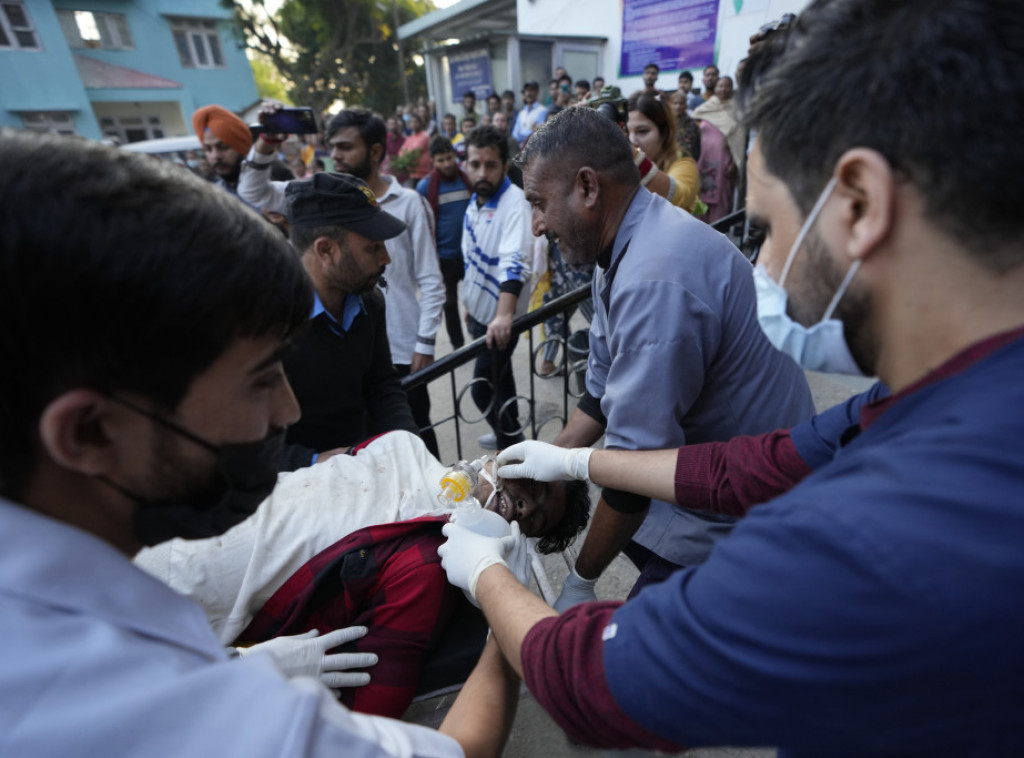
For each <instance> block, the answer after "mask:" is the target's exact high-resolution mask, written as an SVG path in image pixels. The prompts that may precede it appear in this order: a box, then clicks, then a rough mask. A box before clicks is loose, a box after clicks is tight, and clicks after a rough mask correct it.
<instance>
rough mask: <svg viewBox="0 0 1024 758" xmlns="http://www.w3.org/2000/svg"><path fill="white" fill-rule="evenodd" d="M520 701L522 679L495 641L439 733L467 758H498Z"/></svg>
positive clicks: (475, 669) (484, 654) (491, 643)
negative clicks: (450, 739) (451, 739)
mask: <svg viewBox="0 0 1024 758" xmlns="http://www.w3.org/2000/svg"><path fill="white" fill-rule="evenodd" d="M513 581H515V580H514V579H513ZM518 699H519V677H518V676H517V675H516V672H515V671H513V670H512V667H511V666H510V665H509V663H508V661H506V660H505V658H504V656H503V655H502V654H501V651H500V650H499V649H498V645H497V643H496V642H495V640H494V639H493V638H492V639H490V640H488V641H487V644H486V645H485V646H484V651H483V653H482V654H481V655H480V661H479V662H478V663H477V665H476V668H474V669H473V673H472V674H470V676H469V679H467V680H466V684H465V685H464V686H463V688H462V691H461V692H460V693H459V696H458V697H457V698H456V699H455V702H454V703H453V704H452V707H451V709H450V710H449V711H448V715H447V716H445V719H444V721H443V722H441V726H440V727H439V731H441V732H443V733H444V734H447V735H448V736H449V737H452V738H453V739H454V740H455V741H456V742H458V743H459V745H460V746H461V747H462V750H463V752H465V754H466V758H492V757H493V758H498V756H500V755H501V752H502V750H503V748H504V746H505V742H506V741H507V740H508V735H509V732H510V731H511V729H512V720H513V718H514V717H515V713H516V704H517V702H518Z"/></svg>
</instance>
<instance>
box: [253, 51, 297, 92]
mask: <svg viewBox="0 0 1024 758" xmlns="http://www.w3.org/2000/svg"><path fill="white" fill-rule="evenodd" d="M250 56H251V58H250V60H249V63H251V64H252V75H253V78H254V79H255V80H256V91H257V92H259V93H260V97H261V98H264V99H266V100H277V101H278V102H282V103H284V104H285V105H292V101H291V98H290V97H289V96H288V87H289V86H290V85H289V83H288V82H287V81H286V80H285V78H284V77H283V76H281V74H280V73H279V72H278V70H277V67H276V66H274V64H273V62H271V61H270V60H269V59H268V58H267V57H266V56H265V55H261V54H260V53H255V52H253V53H250Z"/></svg>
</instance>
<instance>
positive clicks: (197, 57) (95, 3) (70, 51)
mask: <svg viewBox="0 0 1024 758" xmlns="http://www.w3.org/2000/svg"><path fill="white" fill-rule="evenodd" d="M229 20H230V11H227V10H225V9H223V8H221V7H220V4H219V3H218V0H4V2H3V3H0V127H13V128H15V129H32V130H37V131H52V132H59V133H64V134H78V135H81V136H83V137H88V138H90V139H103V138H109V139H113V140H116V141H117V142H119V143H127V142H138V141H141V140H146V139H156V138H159V137H171V136H181V135H186V134H189V133H190V132H191V117H192V112H193V111H194V110H195V109H196V108H199V107H201V106H203V105H207V104H210V103H217V104H218V105H222V106H224V107H225V108H227V109H229V110H232V111H235V112H241V111H243V110H244V109H245V108H247V107H249V106H251V105H252V104H253V103H254V102H255V101H256V100H257V99H258V95H257V92H256V83H255V81H254V79H253V75H252V68H251V67H250V65H249V61H248V59H247V58H246V56H245V51H244V49H243V47H242V45H241V42H240V40H239V39H238V38H237V37H236V36H235V33H234V30H233V28H232V27H231V25H230V24H229Z"/></svg>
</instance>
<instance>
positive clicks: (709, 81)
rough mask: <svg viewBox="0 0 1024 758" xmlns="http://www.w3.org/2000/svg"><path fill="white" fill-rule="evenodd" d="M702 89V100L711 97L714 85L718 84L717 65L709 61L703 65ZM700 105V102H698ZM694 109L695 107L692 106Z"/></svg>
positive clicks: (713, 92) (704, 100)
mask: <svg viewBox="0 0 1024 758" xmlns="http://www.w3.org/2000/svg"><path fill="white" fill-rule="evenodd" d="M703 81H704V89H703V90H701V93H700V98H701V100H702V101H703V102H707V101H708V100H710V99H711V96H712V95H714V94H715V87H717V86H718V66H716V65H715V64H714V63H710V64H708V65H707V66H705V67H704V79H703ZM698 105H700V103H698ZM694 110H696V108H694Z"/></svg>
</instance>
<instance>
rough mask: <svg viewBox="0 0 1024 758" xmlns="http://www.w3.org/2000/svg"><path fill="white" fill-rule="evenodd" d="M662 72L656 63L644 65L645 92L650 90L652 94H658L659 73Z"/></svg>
mask: <svg viewBox="0 0 1024 758" xmlns="http://www.w3.org/2000/svg"><path fill="white" fill-rule="evenodd" d="M659 73H661V69H659V68H658V65H657V64H656V63H648V64H647V65H646V66H644V72H643V75H642V77H641V78H642V79H643V83H644V88H643V90H642V91H643V92H650V93H651V94H652V95H657V94H658V88H657V86H656V85H657V83H658V74H659Z"/></svg>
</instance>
